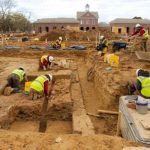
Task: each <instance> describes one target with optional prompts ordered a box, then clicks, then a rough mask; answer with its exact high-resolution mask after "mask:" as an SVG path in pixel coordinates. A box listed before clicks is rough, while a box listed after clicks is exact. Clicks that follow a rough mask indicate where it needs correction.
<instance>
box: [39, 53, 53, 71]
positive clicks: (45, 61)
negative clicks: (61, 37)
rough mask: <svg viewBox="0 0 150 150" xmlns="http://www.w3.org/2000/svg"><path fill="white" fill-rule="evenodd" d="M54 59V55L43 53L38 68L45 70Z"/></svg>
mask: <svg viewBox="0 0 150 150" xmlns="http://www.w3.org/2000/svg"><path fill="white" fill-rule="evenodd" d="M53 61H54V57H53V56H50V55H43V56H42V57H41V58H40V62H39V69H43V70H47V69H48V67H51V66H52V62H53Z"/></svg>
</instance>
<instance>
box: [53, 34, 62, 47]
mask: <svg viewBox="0 0 150 150" xmlns="http://www.w3.org/2000/svg"><path fill="white" fill-rule="evenodd" d="M61 43H62V37H61V36H60V37H59V38H58V39H57V40H56V43H55V44H53V48H61Z"/></svg>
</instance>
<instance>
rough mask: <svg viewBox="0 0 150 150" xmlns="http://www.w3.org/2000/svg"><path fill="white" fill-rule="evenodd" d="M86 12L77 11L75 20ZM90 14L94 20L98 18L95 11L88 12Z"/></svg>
mask: <svg viewBox="0 0 150 150" xmlns="http://www.w3.org/2000/svg"><path fill="white" fill-rule="evenodd" d="M86 13H87V12H85V11H78V12H77V19H79V18H81V16H83V15H84V14H86ZM89 13H90V14H92V15H93V16H95V17H96V18H99V16H98V12H95V11H89Z"/></svg>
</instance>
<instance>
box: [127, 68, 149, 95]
mask: <svg viewBox="0 0 150 150" xmlns="http://www.w3.org/2000/svg"><path fill="white" fill-rule="evenodd" d="M136 76H137V81H136V83H134V82H131V83H129V85H128V90H129V94H133V93H134V92H135V91H137V92H138V94H140V95H141V96H142V97H144V98H150V73H149V72H148V71H145V70H142V69H137V70H136Z"/></svg>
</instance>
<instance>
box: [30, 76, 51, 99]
mask: <svg viewBox="0 0 150 150" xmlns="http://www.w3.org/2000/svg"><path fill="white" fill-rule="evenodd" d="M50 81H52V75H51V74H46V75H40V76H38V77H37V78H36V79H35V80H34V81H33V82H32V83H31V85H30V95H29V97H30V100H36V99H39V98H41V97H43V96H46V97H47V98H48V96H49V82H50Z"/></svg>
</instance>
